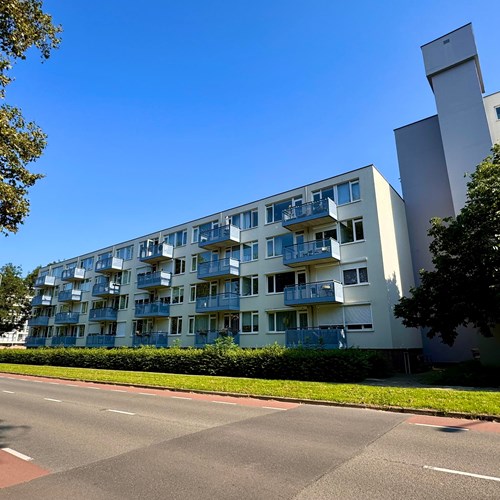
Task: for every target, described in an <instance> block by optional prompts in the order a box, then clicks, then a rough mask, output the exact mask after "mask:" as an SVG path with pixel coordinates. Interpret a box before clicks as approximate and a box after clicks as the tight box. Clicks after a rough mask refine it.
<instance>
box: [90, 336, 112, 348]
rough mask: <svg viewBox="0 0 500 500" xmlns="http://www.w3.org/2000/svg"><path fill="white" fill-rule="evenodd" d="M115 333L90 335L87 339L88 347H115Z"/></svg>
mask: <svg viewBox="0 0 500 500" xmlns="http://www.w3.org/2000/svg"><path fill="white" fill-rule="evenodd" d="M115 338H116V337H115V336H114V335H89V336H88V337H87V339H86V340H85V346H86V347H114V346H115Z"/></svg>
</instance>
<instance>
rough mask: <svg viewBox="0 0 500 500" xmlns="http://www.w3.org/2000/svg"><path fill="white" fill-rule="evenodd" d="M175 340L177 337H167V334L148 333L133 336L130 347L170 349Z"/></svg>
mask: <svg viewBox="0 0 500 500" xmlns="http://www.w3.org/2000/svg"><path fill="white" fill-rule="evenodd" d="M176 338H178V336H177V335H169V334H168V333H167V332H148V333H142V334H140V335H134V338H133V340H132V345H133V346H134V347H140V346H142V345H148V346H151V347H171V346H172V343H173V341H174V340H175V339H176Z"/></svg>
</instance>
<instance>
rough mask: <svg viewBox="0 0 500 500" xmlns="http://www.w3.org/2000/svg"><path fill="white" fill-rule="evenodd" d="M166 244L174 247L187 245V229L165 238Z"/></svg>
mask: <svg viewBox="0 0 500 500" xmlns="http://www.w3.org/2000/svg"><path fill="white" fill-rule="evenodd" d="M165 242H166V243H168V244H169V245H172V246H173V247H181V246H184V245H185V244H186V243H187V229H182V230H181V231H177V232H175V233H172V234H169V235H168V236H165Z"/></svg>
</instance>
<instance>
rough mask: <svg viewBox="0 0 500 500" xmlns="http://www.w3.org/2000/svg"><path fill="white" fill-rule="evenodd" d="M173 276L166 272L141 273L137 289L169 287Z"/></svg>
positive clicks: (138, 276)
mask: <svg viewBox="0 0 500 500" xmlns="http://www.w3.org/2000/svg"><path fill="white" fill-rule="evenodd" d="M171 279H172V275H171V274H170V273H167V272H165V271H156V272H154V273H141V274H138V275H137V288H143V289H146V290H147V289H149V288H162V287H169V286H170V281H171Z"/></svg>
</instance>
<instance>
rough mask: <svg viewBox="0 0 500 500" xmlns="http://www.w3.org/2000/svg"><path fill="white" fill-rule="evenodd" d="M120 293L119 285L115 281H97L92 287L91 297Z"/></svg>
mask: <svg viewBox="0 0 500 500" xmlns="http://www.w3.org/2000/svg"><path fill="white" fill-rule="evenodd" d="M113 295H120V285H117V284H116V283H97V284H95V285H94V286H93V287H92V296H93V297H111V296H113Z"/></svg>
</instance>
